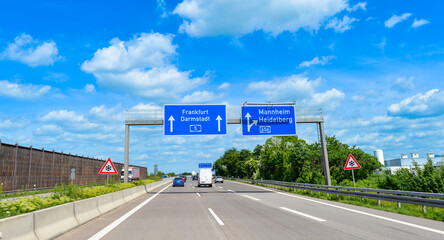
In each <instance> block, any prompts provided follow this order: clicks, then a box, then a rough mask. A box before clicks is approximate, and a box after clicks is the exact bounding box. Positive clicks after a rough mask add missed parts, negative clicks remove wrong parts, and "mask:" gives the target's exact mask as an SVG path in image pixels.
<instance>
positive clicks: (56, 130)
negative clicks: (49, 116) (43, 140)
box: [34, 124, 63, 136]
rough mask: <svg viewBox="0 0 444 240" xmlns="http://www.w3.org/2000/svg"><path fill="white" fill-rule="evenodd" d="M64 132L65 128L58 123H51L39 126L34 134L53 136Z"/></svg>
mask: <svg viewBox="0 0 444 240" xmlns="http://www.w3.org/2000/svg"><path fill="white" fill-rule="evenodd" d="M62 133H63V129H62V128H61V127H59V126H57V125H53V124H49V125H44V126H43V127H40V128H37V130H35V132H34V134H36V135H39V136H52V135H59V134H62Z"/></svg>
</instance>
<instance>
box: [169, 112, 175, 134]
mask: <svg viewBox="0 0 444 240" xmlns="http://www.w3.org/2000/svg"><path fill="white" fill-rule="evenodd" d="M168 121H170V132H173V121H174V118H173V115H171V116H170V118H168Z"/></svg>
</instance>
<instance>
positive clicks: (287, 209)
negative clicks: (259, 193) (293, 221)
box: [280, 207, 326, 222]
mask: <svg viewBox="0 0 444 240" xmlns="http://www.w3.org/2000/svg"><path fill="white" fill-rule="evenodd" d="M280 209H284V210H285V211H289V212H292V213H295V214H298V215H301V216H304V217H307V218H310V219H313V220H316V221H318V222H325V221H326V220H324V219H322V218H318V217H315V216H311V215H308V214H305V213H301V212H298V211H296V210H293V209H289V208H286V207H280Z"/></svg>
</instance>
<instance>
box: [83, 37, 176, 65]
mask: <svg viewBox="0 0 444 240" xmlns="http://www.w3.org/2000/svg"><path fill="white" fill-rule="evenodd" d="M173 37H174V36H173V35H171V34H168V35H163V34H160V33H141V34H137V35H135V36H134V38H133V39H131V40H129V41H126V42H125V41H121V40H119V39H118V38H114V39H112V40H111V41H110V42H109V43H110V45H111V46H109V47H107V48H102V49H99V50H97V51H96V52H95V53H94V57H93V58H92V59H91V60H87V61H85V62H84V63H83V64H82V70H83V71H85V72H88V73H97V72H125V71H128V70H130V69H135V68H145V67H162V66H164V65H166V64H167V63H168V62H169V58H171V57H173V56H174V55H175V54H176V48H177V46H176V45H173V44H172V40H173Z"/></svg>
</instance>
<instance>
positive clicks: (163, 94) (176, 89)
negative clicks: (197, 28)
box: [82, 33, 211, 100]
mask: <svg viewBox="0 0 444 240" xmlns="http://www.w3.org/2000/svg"><path fill="white" fill-rule="evenodd" d="M172 39H173V35H163V34H160V33H150V34H148V33H141V34H138V35H135V36H134V38H133V39H131V40H129V41H126V42H125V41H120V40H119V39H117V38H115V39H113V40H111V41H110V44H111V46H109V47H106V48H102V49H99V50H97V51H96V53H95V54H94V57H93V58H92V59H91V60H87V61H85V62H84V63H83V64H82V70H83V71H85V72H88V73H92V74H93V75H94V77H95V78H96V79H97V83H98V84H99V85H100V86H102V87H103V88H104V89H112V90H117V91H123V92H126V93H128V94H131V95H135V96H140V97H145V98H151V99H169V100H171V99H179V94H181V93H183V92H185V91H188V90H190V89H193V88H196V87H197V86H199V85H201V84H203V83H205V82H206V81H207V79H208V78H210V75H211V73H210V72H207V73H206V74H205V75H204V76H202V77H196V78H192V77H191V73H192V71H184V72H182V71H180V70H178V69H177V67H175V66H174V65H172V64H171V63H170V62H171V60H172V58H173V57H174V56H175V55H176V48H177V46H175V45H173V44H172Z"/></svg>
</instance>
